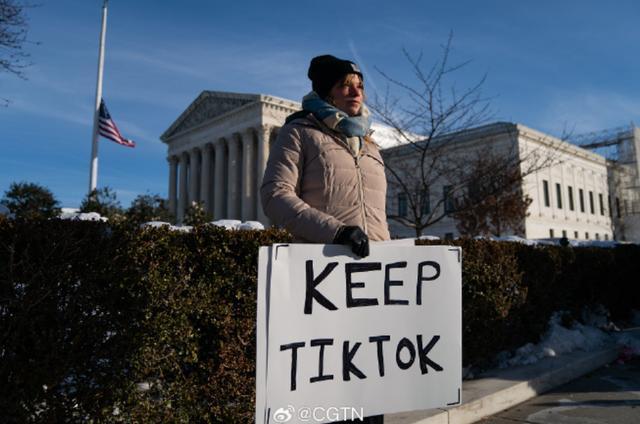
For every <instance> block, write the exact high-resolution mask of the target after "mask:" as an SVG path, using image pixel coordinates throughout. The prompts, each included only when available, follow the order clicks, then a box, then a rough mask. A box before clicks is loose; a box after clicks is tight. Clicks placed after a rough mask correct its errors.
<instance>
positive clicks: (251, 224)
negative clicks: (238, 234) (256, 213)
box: [237, 221, 264, 230]
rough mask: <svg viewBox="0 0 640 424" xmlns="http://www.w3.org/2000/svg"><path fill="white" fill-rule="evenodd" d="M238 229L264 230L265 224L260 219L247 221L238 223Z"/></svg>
mask: <svg viewBox="0 0 640 424" xmlns="http://www.w3.org/2000/svg"><path fill="white" fill-rule="evenodd" d="M237 229H238V230H264V225H262V223H261V222H258V221H246V222H243V223H242V224H240V225H238V227H237Z"/></svg>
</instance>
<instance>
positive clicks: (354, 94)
mask: <svg viewBox="0 0 640 424" xmlns="http://www.w3.org/2000/svg"><path fill="white" fill-rule="evenodd" d="M329 98H330V100H331V103H332V104H333V105H334V106H335V107H337V108H338V109H340V110H342V111H343V112H346V113H347V114H348V115H349V116H355V115H357V114H358V113H359V112H360V108H361V107H362V102H363V101H364V85H363V84H362V81H361V80H360V76H359V75H358V74H349V75H347V76H346V77H345V78H344V79H342V80H341V81H338V82H337V83H336V85H334V86H333V88H332V89H331V91H330V92H329Z"/></svg>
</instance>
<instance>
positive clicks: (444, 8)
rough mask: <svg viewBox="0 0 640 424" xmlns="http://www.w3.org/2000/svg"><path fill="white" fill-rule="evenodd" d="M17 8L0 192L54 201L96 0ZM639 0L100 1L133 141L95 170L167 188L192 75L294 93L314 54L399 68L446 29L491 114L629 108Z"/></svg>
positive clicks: (633, 102) (67, 195)
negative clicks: (44, 193) (25, 34)
mask: <svg viewBox="0 0 640 424" xmlns="http://www.w3.org/2000/svg"><path fill="white" fill-rule="evenodd" d="M39 3H40V6H39V7H36V8H33V9H29V10H27V15H28V17H29V19H30V32H29V39H30V40H31V41H33V42H38V43H39V44H29V45H28V46H27V49H28V51H29V52H30V53H31V60H32V62H33V65H32V66H31V67H30V68H29V69H28V70H27V77H28V79H27V80H21V79H18V78H16V77H15V76H13V75H10V74H6V73H0V97H3V98H8V99H9V100H10V101H11V104H10V105H9V106H8V107H2V108H0V128H2V133H1V136H0V137H1V138H0V140H1V141H0V143H1V146H2V150H1V153H0V193H4V191H5V190H7V188H8V187H9V184H10V183H11V182H13V181H29V182H36V183H39V184H42V185H45V186H47V187H48V188H49V189H50V190H52V191H53V193H54V194H55V196H56V197H57V198H58V199H59V200H60V201H61V203H62V205H63V206H65V207H75V206H77V205H78V204H79V203H80V201H81V199H82V197H83V196H84V195H85V194H86V192H87V188H88V178H89V176H88V172H89V156H90V150H91V125H92V122H91V120H92V113H91V109H92V105H93V102H94V96H95V81H96V70H97V56H98V38H99V31H100V19H101V5H102V1H101V0H82V1H80V0H73V1H71V0H56V1H54V0H40V1H39ZM639 18H640V2H637V1H615V2H607V3H605V2H603V1H546V0H543V1H536V2H524V1H507V0H504V1H483V2H479V1H449V2H442V1H441V2H435V1H427V0H422V1H395V2H391V1H366V2H365V1H355V0H354V1H351V2H342V1H331V0H325V1H322V2H318V1H313V2H312V1H295V2H294V1H271V2H262V1H261V2H257V1H256V2H250V1H244V2H240V1H237V2H227V1H225V2H222V1H214V0H208V1H206V0H183V1H175V0H174V1H168V0H155V1H146V0H144V1H143V0H138V1H123V0H111V1H110V2H109V16H108V28H107V42H106V44H107V46H106V58H105V69H104V72H105V76H104V86H103V96H104V98H105V100H106V102H107V105H108V107H109V110H110V112H111V115H112V117H113V118H114V120H115V122H116V123H117V124H118V126H119V127H120V130H121V131H122V133H123V134H124V135H125V136H126V137H129V138H132V139H134V140H136V142H137V144H138V146H137V147H136V148H135V149H129V148H125V147H121V146H118V145H116V144H115V143H112V142H110V141H108V140H101V141H100V151H99V157H100V166H99V177H98V185H99V186H100V187H102V186H109V187H111V188H113V189H115V190H116V192H117V194H118V198H119V199H120V201H121V202H122V203H123V205H125V206H127V205H128V204H129V202H130V201H131V200H132V199H133V198H134V197H135V196H136V195H138V194H143V193H146V192H150V193H159V194H161V195H163V196H166V192H167V185H168V182H167V181H168V167H167V162H166V148H165V146H164V144H162V143H161V142H160V140H159V137H160V135H161V134H162V133H163V132H164V130H166V129H167V128H168V127H169V126H170V125H171V123H172V122H173V121H174V120H175V119H176V118H177V117H178V116H179V115H180V113H181V112H182V111H183V110H184V109H185V108H186V107H187V106H188V105H189V104H190V103H191V101H193V100H194V99H195V98H196V97H197V96H198V94H199V93H200V92H201V91H202V90H218V91H234V92H245V93H265V94H272V95H276V96H280V97H285V98H290V99H294V100H300V98H301V97H302V95H304V94H305V93H306V92H307V91H308V90H309V86H310V85H309V81H308V80H307V78H306V71H307V67H308V63H309V60H310V59H311V58H312V57H313V56H316V55H319V54H325V53H331V54H334V55H336V56H338V57H342V58H349V59H352V60H354V61H356V62H358V64H359V65H360V66H361V67H362V68H363V70H364V72H365V82H366V85H367V90H369V93H370V94H371V91H372V90H374V89H378V90H381V89H384V80H383V78H382V77H381V76H380V74H378V73H377V71H376V68H378V69H381V70H384V71H385V72H386V73H388V74H390V75H392V76H394V77H396V78H398V79H401V80H410V74H409V69H408V67H407V64H406V62H405V61H404V59H403V56H402V52H401V49H402V48H405V49H407V50H408V51H409V52H412V53H417V52H419V51H422V52H423V53H424V55H425V60H426V61H430V60H431V58H436V57H438V54H439V52H440V50H439V49H440V45H441V44H442V43H443V42H445V41H446V39H447V36H448V34H449V32H450V31H453V34H454V39H453V48H454V50H453V58H454V61H462V60H471V63H470V64H469V65H468V66H467V67H465V68H464V69H463V71H462V72H460V73H459V74H458V75H457V80H456V81H455V82H456V84H457V85H458V86H461V87H464V86H465V85H469V84H472V83H473V82H475V81H477V80H478V79H479V78H481V77H482V76H483V75H484V74H486V75H487V80H486V83H485V84H484V86H483V92H484V94H485V95H486V96H489V97H491V98H492V102H491V106H492V109H493V111H494V115H495V119H496V120H504V121H512V122H519V123H523V124H525V125H527V126H529V127H532V128H535V129H539V130H542V131H546V132H549V133H552V134H559V133H560V132H561V131H562V129H563V127H565V126H566V127H568V128H570V129H571V128H573V130H574V132H576V133H580V132H587V131H593V130H598V129H604V128H609V127H616V126H620V125H626V124H629V123H630V122H632V121H634V122H636V123H640V79H639V78H638V76H637V75H638V73H639V71H640V55H639V54H638V40H640V25H638V19H639Z"/></svg>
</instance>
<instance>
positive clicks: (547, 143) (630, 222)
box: [383, 122, 640, 241]
mask: <svg viewBox="0 0 640 424" xmlns="http://www.w3.org/2000/svg"><path fill="white" fill-rule="evenodd" d="M638 135H639V131H638V129H635V128H632V129H631V130H627V131H625V132H620V133H619V134H618V135H617V142H614V141H615V140H616V139H613V138H610V139H609V140H608V141H607V140H606V139H603V138H602V137H600V138H599V139H598V140H599V141H594V138H592V139H591V141H590V145H591V146H595V147H608V151H607V152H605V154H606V155H603V154H598V153H596V152H594V151H592V150H590V149H586V148H582V147H580V146H578V145H575V144H572V143H568V142H566V141H563V140H560V139H558V138H555V137H553V136H550V135H548V134H544V133H542V132H540V131H536V130H534V129H531V128H528V127H526V126H524V125H522V124H514V123H505V122H498V123H493V124H489V125H484V126H481V127H476V128H472V129H469V130H466V131H461V132H459V133H453V134H447V135H446V136H443V137H442V138H444V139H445V140H444V141H445V144H446V146H445V147H444V149H443V151H438V150H437V145H438V143H439V142H440V139H438V138H437V139H434V140H433V141H432V143H433V146H436V147H434V148H433V150H434V151H438V152H439V154H440V155H441V159H439V160H440V161H442V162H443V163H445V164H446V163H447V161H451V162H453V163H464V162H465V160H467V161H468V162H469V163H470V162H471V161H472V158H473V157H474V156H477V155H491V154H497V155H499V156H510V155H513V156H514V157H515V159H514V160H513V161H512V163H517V164H519V166H520V168H521V172H522V175H523V176H524V178H523V181H522V184H521V185H520V187H519V190H520V192H521V195H523V196H525V195H526V196H528V197H529V198H530V199H531V200H532V202H531V205H530V206H529V208H528V212H529V214H528V216H527V217H525V218H524V219H523V221H522V225H521V226H520V230H519V231H517V232H516V233H515V235H518V236H522V237H525V238H530V239H537V238H559V237H567V238H570V239H581V240H589V239H592V240H612V239H618V240H633V241H640V225H639V222H638V217H640V215H639V214H640V205H639V203H640V202H639V200H640V199H638V187H639V184H638V158H637V154H638V151H639V149H638V143H639V142H640V137H639V136H638ZM594 136H597V135H596V134H594ZM596 138H597V137H596ZM596 144H597V145H598V146H596ZM488 147H489V148H490V149H488ZM383 155H384V157H385V161H386V162H387V163H388V164H394V165H395V168H396V169H403V168H404V169H411V166H409V165H408V164H410V163H412V158H413V162H414V163H416V164H417V159H416V158H415V157H416V155H415V149H412V148H410V146H396V147H393V148H390V149H386V150H384V151H383ZM481 157H482V156H481ZM533 161H539V162H540V163H546V165H545V166H542V167H540V168H539V169H538V168H536V165H535V164H531V162H533ZM527 169H529V170H531V169H536V171H535V172H531V171H527ZM452 184H454V182H452V181H450V180H447V178H444V177H443V178H440V179H439V180H437V181H436V183H435V184H433V185H432V186H431V187H429V193H428V194H427V196H428V198H429V199H430V201H429V200H428V201H426V202H425V207H426V208H429V207H430V205H431V206H432V207H434V208H439V209H440V211H435V212H436V213H435V215H436V216H438V215H440V214H441V212H445V213H448V212H450V213H451V215H446V216H445V218H444V219H442V220H440V221H438V222H437V223H435V224H433V225H432V226H430V227H429V228H428V229H427V232H428V234H433V235H437V236H440V237H445V238H448V237H455V236H458V235H459V233H458V230H457V228H456V222H455V220H454V218H453V217H452V215H453V214H454V213H455V208H456V197H455V196H456V195H454V196H451V195H450V194H449V193H451V192H452V191H453V190H452V187H453V185H452ZM458 195H460V194H458ZM448 196H449V197H450V198H447V197H448ZM447 209H449V210H447ZM388 214H389V215H399V216H403V215H406V214H407V207H406V196H405V195H404V193H402V192H398V191H396V192H394V191H393V190H391V192H390V193H389V196H388ZM390 226H391V229H392V233H393V234H397V235H402V236H413V235H415V232H414V230H412V229H410V228H407V227H406V226H403V225H401V224H399V223H397V222H395V221H391V222H390ZM507 234H514V232H513V231H507Z"/></svg>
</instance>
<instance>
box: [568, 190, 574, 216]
mask: <svg viewBox="0 0 640 424" xmlns="http://www.w3.org/2000/svg"><path fill="white" fill-rule="evenodd" d="M568 189H569V190H568V191H569V210H571V211H572V210H573V187H571V186H569V187H568Z"/></svg>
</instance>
